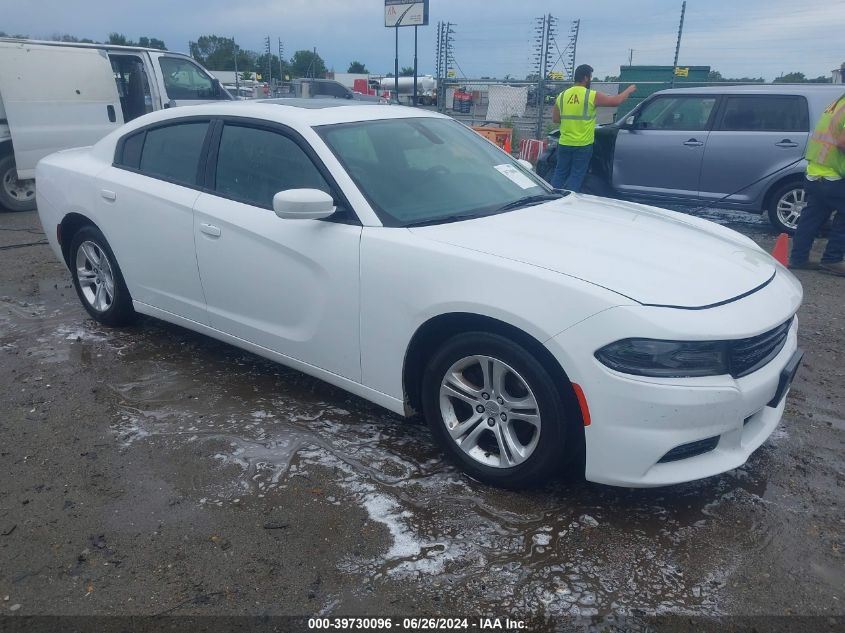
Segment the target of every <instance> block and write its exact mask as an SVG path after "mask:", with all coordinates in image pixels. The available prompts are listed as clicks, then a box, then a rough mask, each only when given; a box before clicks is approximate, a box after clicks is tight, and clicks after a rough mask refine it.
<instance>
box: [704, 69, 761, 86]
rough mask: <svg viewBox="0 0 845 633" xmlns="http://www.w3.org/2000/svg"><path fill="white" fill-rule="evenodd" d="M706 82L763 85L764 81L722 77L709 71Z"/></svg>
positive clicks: (750, 78)
mask: <svg viewBox="0 0 845 633" xmlns="http://www.w3.org/2000/svg"><path fill="white" fill-rule="evenodd" d="M707 81H728V82H731V83H742V84H751V83H763V82H765V81H766V80H765V79H763V78H762V77H723V76H722V73H720V72H719V71H718V70H711V71H710V73H709V74H708V75H707Z"/></svg>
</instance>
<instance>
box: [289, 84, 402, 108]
mask: <svg viewBox="0 0 845 633" xmlns="http://www.w3.org/2000/svg"><path fill="white" fill-rule="evenodd" d="M292 87H293V94H292V95H291V96H292V97H297V98H301V99H351V100H354V101H367V102H369V103H387V100H386V99H383V98H382V97H379V96H377V95H365V94H361V93H360V92H355V91H354V90H351V89H349V88H347V87H346V86H344V85H343V84H342V83H340V82H339V81H335V80H334V79H308V78H304V79H294V80H293V84H292Z"/></svg>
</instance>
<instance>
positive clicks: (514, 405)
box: [440, 356, 541, 468]
mask: <svg viewBox="0 0 845 633" xmlns="http://www.w3.org/2000/svg"><path fill="white" fill-rule="evenodd" d="M440 414H441V417H442V419H443V423H444V424H445V425H446V431H447V432H448V434H449V436H450V437H451V439H452V441H453V442H454V443H455V445H456V446H458V447H459V448H460V449H461V451H463V452H464V453H465V454H466V455H467V456H469V457H470V458H472V459H473V460H475V461H476V462H478V463H480V464H483V465H485V466H490V467H494V468H513V467H514V466H518V465H519V464H521V463H523V462H524V461H525V460H527V459H528V458H529V457H531V455H532V453H533V452H534V450H535V449H536V448H537V443H538V441H539V439H540V429H541V420H540V410H539V406H538V404H537V398H536V397H535V395H534V392H533V391H532V390H531V387H530V386H529V384H528V382H527V381H526V380H525V379H524V378H523V377H522V376H521V375H520V374H519V373H518V372H517V371H516V370H515V369H513V368H512V367H510V366H509V365H507V364H506V363H504V362H502V361H501V360H499V359H497V358H493V357H491V356H467V357H464V358H461V359H460V360H458V361H457V362H455V363H454V364H453V365H452V366H451V367H450V368H449V369H448V371H447V372H446V374H445V375H444V377H443V379H442V381H441V383H440Z"/></svg>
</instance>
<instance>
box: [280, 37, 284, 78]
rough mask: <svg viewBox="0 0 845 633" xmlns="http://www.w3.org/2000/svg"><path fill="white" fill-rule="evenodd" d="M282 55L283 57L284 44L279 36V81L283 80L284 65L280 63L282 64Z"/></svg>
mask: <svg viewBox="0 0 845 633" xmlns="http://www.w3.org/2000/svg"><path fill="white" fill-rule="evenodd" d="M284 57H285V45H284V44H282V38H281V37H280V38H279V82H282V81H284V80H285V69H284V66H283V65H282V64H283V62H282V60H283V59H284Z"/></svg>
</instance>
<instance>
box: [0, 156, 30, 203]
mask: <svg viewBox="0 0 845 633" xmlns="http://www.w3.org/2000/svg"><path fill="white" fill-rule="evenodd" d="M0 206H2V207H4V208H6V209H8V210H9V211H31V210H32V209H34V208H35V179H34V178H30V179H28V180H21V179H19V178H18V168H17V165H15V157H14V156H13V155H11V154H9V155H7V156H4V157H3V158H0Z"/></svg>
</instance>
